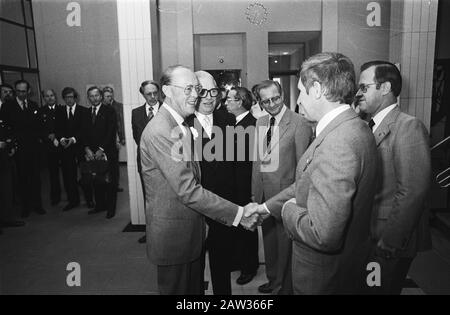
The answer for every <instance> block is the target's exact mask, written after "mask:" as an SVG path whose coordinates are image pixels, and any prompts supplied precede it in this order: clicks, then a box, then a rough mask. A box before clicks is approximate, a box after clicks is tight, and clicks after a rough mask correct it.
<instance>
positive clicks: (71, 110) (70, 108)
mask: <svg viewBox="0 0 450 315" xmlns="http://www.w3.org/2000/svg"><path fill="white" fill-rule="evenodd" d="M53 106H55V105H53ZM49 107H50V106H49ZM76 107H77V103H75V104H73V105H72V107H70V106H67V105H66V112H67V119H69V117H70V116H69V113H70V112H72V115H73V117H75V110H76ZM63 139H66V140H68V139H67V138H65V137H62V138H61V139H59V142H61V141H62V140H63ZM69 139H73V143H77V139H76V138H75V137H72V138H69ZM54 144H55V146H56V147H57V146H58V144H56V142H54Z"/></svg>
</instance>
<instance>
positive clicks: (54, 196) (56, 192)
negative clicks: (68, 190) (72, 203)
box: [45, 147, 61, 203]
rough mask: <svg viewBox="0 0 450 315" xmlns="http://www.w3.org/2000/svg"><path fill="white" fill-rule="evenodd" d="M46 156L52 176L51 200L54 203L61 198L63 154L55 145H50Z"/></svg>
mask: <svg viewBox="0 0 450 315" xmlns="http://www.w3.org/2000/svg"><path fill="white" fill-rule="evenodd" d="M45 158H46V160H47V169H48V173H49V177H50V200H51V202H52V203H58V202H59V201H60V200H61V184H60V181H59V163H60V160H61V155H60V152H59V150H56V148H54V147H49V148H46V152H45Z"/></svg>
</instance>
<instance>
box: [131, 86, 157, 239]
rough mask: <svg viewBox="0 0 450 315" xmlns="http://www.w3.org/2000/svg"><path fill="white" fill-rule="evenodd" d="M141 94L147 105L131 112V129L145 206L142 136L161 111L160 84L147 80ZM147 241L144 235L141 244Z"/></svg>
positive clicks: (140, 89) (141, 88) (140, 88)
mask: <svg viewBox="0 0 450 315" xmlns="http://www.w3.org/2000/svg"><path fill="white" fill-rule="evenodd" d="M139 92H140V93H141V95H142V96H143V97H144V99H145V104H144V105H142V106H139V107H137V108H134V109H133V110H132V112H131V127H132V129H133V139H134V141H135V142H136V145H137V154H136V160H137V167H138V173H139V178H140V179H141V186H142V193H143V196H144V205H145V185H144V181H143V179H142V166H141V150H140V143H141V135H142V131H144V129H145V126H147V124H148V122H149V121H150V120H152V119H153V117H155V115H156V113H157V112H158V110H159V107H160V106H161V104H160V90H159V84H158V82H156V81H153V80H146V81H144V82H142V83H141V86H140V87H139ZM146 241H147V237H146V236H145V235H144V236H142V237H141V238H139V240H138V242H139V243H141V244H142V243H145V242H146Z"/></svg>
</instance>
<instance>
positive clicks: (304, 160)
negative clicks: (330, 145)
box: [297, 108, 358, 173]
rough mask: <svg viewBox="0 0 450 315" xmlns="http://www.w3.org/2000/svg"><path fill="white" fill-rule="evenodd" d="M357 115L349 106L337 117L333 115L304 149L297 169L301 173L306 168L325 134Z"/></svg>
mask: <svg viewBox="0 0 450 315" xmlns="http://www.w3.org/2000/svg"><path fill="white" fill-rule="evenodd" d="M357 117H358V115H357V114H356V113H355V111H354V110H353V109H351V108H349V109H347V110H346V111H344V112H342V113H340V114H339V115H338V116H337V117H335V118H334V119H333V120H332V121H331V122H330V123H329V124H328V125H327V126H326V127H325V129H324V130H322V132H321V133H320V134H319V136H317V137H316V139H314V141H313V142H312V143H311V144H310V146H309V147H308V149H307V150H306V152H305V153H304V154H303V156H302V157H301V159H300V161H299V163H298V166H297V171H299V172H301V173H303V172H305V171H306V169H307V168H308V166H309V165H310V164H311V162H312V160H313V158H314V153H315V151H316V149H317V148H318V147H319V146H320V145H321V143H322V142H323V140H324V139H325V138H326V136H327V135H328V134H329V133H330V132H331V131H333V130H334V129H336V128H337V127H338V126H339V125H341V124H342V123H343V122H345V121H347V120H350V119H354V118H357Z"/></svg>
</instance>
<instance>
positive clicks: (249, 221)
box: [239, 203, 270, 231]
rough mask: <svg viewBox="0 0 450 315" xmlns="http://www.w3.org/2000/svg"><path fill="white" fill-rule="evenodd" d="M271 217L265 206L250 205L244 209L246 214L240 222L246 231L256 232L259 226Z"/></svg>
mask: <svg viewBox="0 0 450 315" xmlns="http://www.w3.org/2000/svg"><path fill="white" fill-rule="evenodd" d="M269 216H270V212H269V211H268V210H267V209H266V207H265V206H264V205H262V204H261V205H259V204H257V203H249V204H248V205H246V206H245V207H244V213H243V215H242V218H241V222H239V223H240V224H241V225H242V226H243V227H244V228H245V229H246V230H250V231H254V230H255V229H256V227H257V226H258V225H261V223H262V222H263V221H264V220H265V219H266V218H268V217H269Z"/></svg>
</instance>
